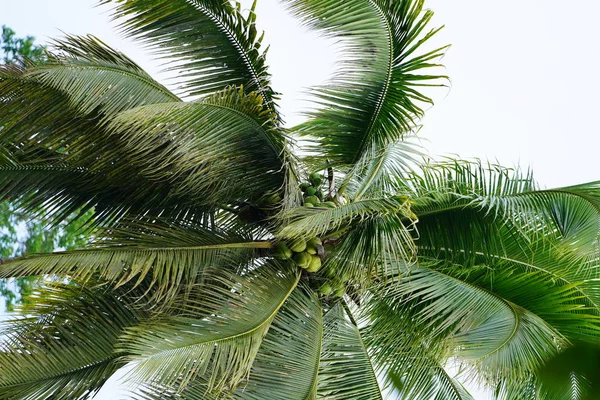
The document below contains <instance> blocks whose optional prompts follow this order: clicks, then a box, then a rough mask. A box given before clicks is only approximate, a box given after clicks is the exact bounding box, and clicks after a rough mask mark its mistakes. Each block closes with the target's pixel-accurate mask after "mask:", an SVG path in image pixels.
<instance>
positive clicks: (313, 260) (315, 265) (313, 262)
mask: <svg viewBox="0 0 600 400" xmlns="http://www.w3.org/2000/svg"><path fill="white" fill-rule="evenodd" d="M320 269H321V258H319V256H316V255H311V256H310V264H309V265H308V268H306V270H307V271H308V272H317V271H318V270H320Z"/></svg>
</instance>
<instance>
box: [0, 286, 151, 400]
mask: <svg viewBox="0 0 600 400" xmlns="http://www.w3.org/2000/svg"><path fill="white" fill-rule="evenodd" d="M120 294H121V296H122V295H123V292H121V293H120ZM39 295H40V296H42V298H43V299H44V300H43V302H39V303H38V304H36V305H34V306H31V307H30V308H28V310H27V311H28V312H29V313H31V314H33V315H34V316H32V317H20V318H16V319H13V320H10V321H8V322H6V323H5V327H4V329H3V330H2V333H3V336H4V337H3V342H2V344H1V345H0V364H1V365H2V374H0V396H1V397H2V398H3V399H30V400H38V399H42V398H56V399H84V398H89V396H90V395H93V394H95V393H96V392H97V391H98V390H99V389H100V388H101V387H102V385H103V384H104V383H105V382H106V380H107V379H108V378H109V377H110V376H111V375H112V374H113V373H115V372H116V371H117V370H118V369H119V368H120V367H121V366H123V365H124V364H125V363H124V361H123V360H122V359H121V357H122V356H123V354H122V353H119V352H116V351H115V346H116V344H117V340H118V337H119V335H120V334H121V333H122V332H123V330H124V329H125V328H127V327H128V326H132V325H134V324H136V323H138V322H139V320H140V319H143V318H144V313H143V312H140V311H138V310H134V309H133V308H131V304H128V303H127V301H126V300H124V298H122V297H119V291H118V290H117V291H115V290H114V288H112V287H107V286H104V287H96V288H93V289H86V288H82V287H80V286H75V285H64V284H50V285H48V286H47V287H46V288H44V289H42V292H41V293H40V294H39Z"/></svg>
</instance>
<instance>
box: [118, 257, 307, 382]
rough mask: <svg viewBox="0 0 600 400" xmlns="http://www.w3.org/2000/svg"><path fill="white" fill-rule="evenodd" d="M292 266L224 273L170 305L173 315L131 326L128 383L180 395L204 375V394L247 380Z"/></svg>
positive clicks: (290, 285) (292, 277)
mask: <svg viewBox="0 0 600 400" xmlns="http://www.w3.org/2000/svg"><path fill="white" fill-rule="evenodd" d="M299 276H300V275H299V274H298V272H297V271H296V267H295V266H293V267H292V266H279V265H277V264H275V263H272V264H264V265H262V266H259V267H257V268H256V269H254V270H251V271H248V272H247V273H246V274H245V275H243V276H240V275H237V274H235V273H231V272H226V271H223V272H222V273H221V274H215V275H214V276H213V277H212V279H211V280H210V281H209V282H207V283H206V284H201V285H199V286H198V287H197V288H196V289H192V292H191V293H189V294H188V295H186V296H185V298H182V303H175V304H174V305H173V311H172V314H173V315H172V316H165V315H164V313H161V314H159V315H158V316H157V317H156V319H155V320H152V321H150V322H148V323H147V324H144V325H138V326H136V327H132V328H131V329H129V330H128V331H127V333H126V334H125V335H123V336H122V337H121V348H122V349H123V350H124V351H126V352H127V353H130V354H131V356H129V357H128V360H129V361H130V362H132V363H133V364H134V368H133V370H132V372H131V373H130V376H129V378H130V379H132V380H133V381H136V382H148V383H151V384H155V385H158V386H162V385H164V386H175V385H179V386H178V389H180V390H183V389H184V388H185V386H187V385H188V384H189V383H190V382H193V380H194V378H195V377H197V376H206V377H207V378H206V379H207V390H208V392H213V393H218V392H221V391H229V390H232V389H233V388H235V387H236V386H237V385H238V384H239V383H240V382H241V381H242V380H243V379H244V378H246V377H247V375H248V373H249V372H250V368H251V367H252V364H253V361H254V358H255V357H256V354H257V352H258V350H259V347H260V345H261V342H262V340H263V337H264V335H265V334H266V333H267V331H268V330H269V327H270V326H271V322H272V320H273V318H274V317H275V315H276V314H277V312H278V310H279V309H280V308H281V306H282V305H283V303H284V302H285V300H286V299H287V298H288V297H289V296H290V294H291V292H292V291H293V289H294V288H295V287H296V284H297V283H298V279H299Z"/></svg>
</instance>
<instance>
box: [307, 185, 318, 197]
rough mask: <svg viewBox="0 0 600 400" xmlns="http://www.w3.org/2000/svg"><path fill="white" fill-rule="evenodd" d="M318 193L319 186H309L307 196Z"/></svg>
mask: <svg viewBox="0 0 600 400" xmlns="http://www.w3.org/2000/svg"><path fill="white" fill-rule="evenodd" d="M316 193H317V188H315V187H314V186H309V187H308V189H306V195H307V196H314V195H315V194H316Z"/></svg>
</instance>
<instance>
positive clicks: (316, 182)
mask: <svg viewBox="0 0 600 400" xmlns="http://www.w3.org/2000/svg"><path fill="white" fill-rule="evenodd" d="M309 180H310V183H312V184H313V186H315V187H318V186H320V185H321V182H323V175H321V174H319V173H318V172H313V173H312V174H310V177H309Z"/></svg>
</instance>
